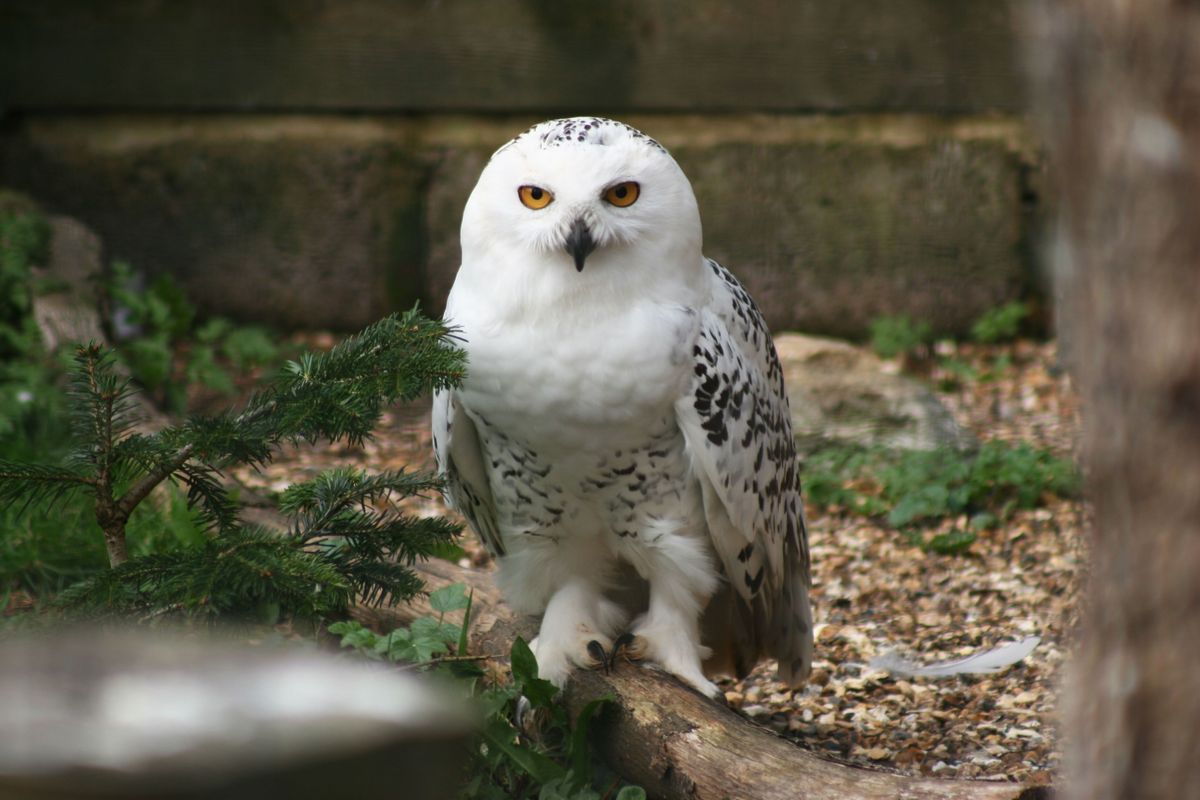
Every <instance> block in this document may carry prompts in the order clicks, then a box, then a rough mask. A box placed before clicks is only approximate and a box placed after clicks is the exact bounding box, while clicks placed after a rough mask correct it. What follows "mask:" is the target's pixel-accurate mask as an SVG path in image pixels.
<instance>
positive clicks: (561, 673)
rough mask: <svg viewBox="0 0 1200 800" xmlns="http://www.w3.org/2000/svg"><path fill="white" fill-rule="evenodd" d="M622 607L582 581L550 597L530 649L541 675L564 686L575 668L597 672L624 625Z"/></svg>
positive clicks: (559, 590) (596, 588) (557, 684)
mask: <svg viewBox="0 0 1200 800" xmlns="http://www.w3.org/2000/svg"><path fill="white" fill-rule="evenodd" d="M623 620H624V614H623V613H622V612H621V609H620V607H619V606H618V605H617V604H616V603H614V602H612V601H611V600H608V599H606V598H605V597H604V594H603V593H602V592H601V590H600V588H599V587H598V586H596V585H594V584H592V583H591V582H589V581H586V580H583V579H573V580H569V581H568V582H567V583H565V584H564V585H563V586H562V587H561V588H560V589H558V591H556V592H554V594H553V595H551V597H550V602H549V603H548V604H547V605H546V612H545V614H544V615H543V616H542V627H541V630H540V631H539V632H538V635H537V638H536V639H534V640H533V641H532V642H530V649H532V650H533V654H534V655H535V656H536V657H537V662H538V676H539V677H541V678H545V679H546V680H548V681H550V682H551V683H553V684H554V685H556V686H560V687H561V686H563V685H565V684H566V682H567V677H568V676H569V675H570V674H571V669H572V668H574V667H584V668H588V669H594V668H595V667H599V666H601V665H602V664H604V662H605V652H606V651H607V650H608V649H610V648H611V647H612V635H613V632H614V631H616V630H617V629H618V628H619V627H620V626H621V624H622V622H623Z"/></svg>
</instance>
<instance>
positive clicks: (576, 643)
mask: <svg viewBox="0 0 1200 800" xmlns="http://www.w3.org/2000/svg"><path fill="white" fill-rule="evenodd" d="M580 628H581V630H580V631H579V635H578V636H576V637H572V638H571V639H570V640H568V641H566V642H561V641H558V642H552V641H550V640H547V639H546V638H545V637H544V636H539V637H537V638H536V639H534V640H533V641H532V642H530V643H529V648H530V649H531V650H533V655H534V656H535V657H536V658H537V662H538V677H539V678H544V679H545V680H548V681H550V682H551V683H553V684H554V685H555V686H557V687H558V688H560V689H561V688H563V687H564V686H566V684H567V678H568V677H570V675H571V670H572V669H575V668H579V669H598V668H600V667H604V666H605V665H607V664H608V651H609V649H610V648H612V646H613V644H612V640H611V639H609V638H608V637H607V636H604V635H603V634H599V633H597V632H595V631H592V630H588V629H586V628H585V626H582V625H581V626H580Z"/></svg>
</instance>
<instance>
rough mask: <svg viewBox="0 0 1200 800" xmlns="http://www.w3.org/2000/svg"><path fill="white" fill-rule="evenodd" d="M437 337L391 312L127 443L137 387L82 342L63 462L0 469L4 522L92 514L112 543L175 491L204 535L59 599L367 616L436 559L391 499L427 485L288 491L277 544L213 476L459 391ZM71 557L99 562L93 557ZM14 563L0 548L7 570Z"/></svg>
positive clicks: (441, 532)
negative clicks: (250, 387) (208, 407)
mask: <svg viewBox="0 0 1200 800" xmlns="http://www.w3.org/2000/svg"><path fill="white" fill-rule="evenodd" d="M448 337H449V332H448V331H447V330H446V329H445V328H444V327H443V326H442V325H441V324H440V323H436V322H432V321H430V320H427V319H424V318H423V317H421V316H420V315H419V314H418V313H417V312H416V311H415V310H414V311H412V312H409V313H407V314H403V315H393V316H391V317H388V318H386V319H384V320H381V321H380V322H379V323H377V324H375V325H373V326H371V327H369V328H367V329H365V330H364V331H363V332H362V333H360V334H359V335H358V336H355V337H351V338H349V339H347V340H346V341H344V342H343V343H341V344H340V345H338V346H337V347H335V348H334V349H333V350H332V351H330V352H329V353H324V354H320V355H310V356H306V357H304V358H303V359H301V361H300V362H298V363H292V364H289V365H288V367H287V368H286V369H285V370H283V371H281V372H280V374H279V375H278V377H277V378H276V379H275V380H274V381H273V382H271V383H270V384H268V385H267V386H266V387H265V388H263V389H262V390H261V391H259V392H257V393H255V394H254V395H253V396H252V397H251V398H250V400H249V401H248V403H247V405H246V407H245V408H244V409H243V410H242V411H241V412H238V413H235V412H232V411H230V412H227V413H224V414H219V415H216V416H211V417H203V416H193V417H190V418H188V419H187V420H185V421H184V422H183V423H181V424H179V425H175V426H171V427H168V428H166V429H164V430H162V431H160V432H158V433H155V434H144V433H137V432H135V425H136V423H137V422H138V414H137V411H138V406H137V405H136V403H135V402H134V399H135V398H134V391H135V389H134V387H133V385H132V384H131V382H130V381H129V379H127V378H125V377H123V376H122V375H121V374H120V373H119V372H118V371H117V369H116V367H115V364H114V359H113V358H112V355H111V354H110V353H108V352H106V351H104V350H103V349H102V348H100V347H99V346H97V345H94V344H93V345H89V346H86V347H80V348H78V350H77V352H76V360H75V364H74V366H73V368H72V374H71V392H70V407H71V420H72V431H73V445H74V447H73V452H71V453H70V454H69V456H68V457H67V458H66V459H65V460H64V461H62V462H60V463H58V464H46V463H36V462H33V463H28V462H19V461H16V460H12V459H7V458H0V507H3V508H5V509H6V511H5V514H6V515H9V516H10V517H15V516H16V515H17V514H19V512H20V511H22V510H25V511H31V510H32V511H35V512H36V513H37V515H38V516H39V517H52V516H53V515H55V514H57V513H59V511H61V510H63V509H76V510H78V509H80V508H90V509H91V510H92V513H93V515H94V521H93V522H92V523H91V525H90V528H91V532H92V533H93V534H95V533H96V532H97V530H102V531H103V533H104V538H105V539H108V540H109V541H110V542H111V541H113V540H117V541H124V540H125V539H126V534H127V532H128V528H129V526H130V524H131V521H132V520H133V519H134V518H133V516H132V515H133V512H134V511H135V510H137V509H138V508H139V507H140V506H142V503H143V501H144V500H145V499H146V498H148V497H150V496H151V492H152V490H154V489H155V488H156V487H159V486H162V485H164V482H167V481H169V482H170V483H171V484H174V485H177V486H178V487H179V488H180V492H179V494H180V495H183V494H184V493H186V494H185V497H184V499H183V501H182V502H183V505H184V507H185V508H186V509H187V511H188V513H189V514H190V515H191V516H190V517H189V519H190V520H191V525H192V526H194V527H196V528H197V529H203V530H204V531H206V534H205V535H201V536H199V537H190V538H189V539H188V541H187V542H178V543H179V544H180V546H179V547H175V546H174V544H175V543H177V542H176V539H177V538H178V537H167V539H166V540H163V539H161V538H160V540H159V541H160V543H162V542H164V541H165V542H166V543H167V544H169V545H171V546H167V547H165V548H163V549H153V550H152V551H150V552H146V551H138V550H137V549H136V548H135V549H134V550H133V551H132V555H133V558H131V559H129V560H128V561H124V558H123V554H116V555H114V551H112V550H111V549H110V552H109V556H110V558H111V559H112V562H113V569H111V570H108V571H104V572H100V573H99V574H94V573H93V574H91V575H90V577H85V578H84V579H83V580H82V581H79V582H78V583H75V584H74V585H72V586H70V587H69V588H67V589H66V590H65V591H63V593H62V594H61V595H60V597H59V598H58V604H59V605H61V606H63V607H70V608H74V609H78V610H82V611H85V612H88V613H97V614H142V615H156V614H161V613H166V612H182V613H187V614H195V613H202V614H204V615H217V614H240V615H249V614H255V615H258V616H259V617H262V618H269V617H272V616H275V615H278V614H294V615H302V616H322V615H328V614H333V613H336V612H338V611H340V610H342V609H344V608H345V606H346V605H347V604H348V603H349V602H350V601H351V600H352V599H353V598H354V597H355V596H356V595H361V596H362V597H364V598H366V599H367V600H368V601H370V602H376V603H382V602H395V601H397V600H403V599H406V598H408V597H411V596H412V595H413V594H415V593H416V592H418V591H419V590H420V588H421V583H420V581H419V580H418V579H417V577H416V576H415V574H414V573H413V572H412V570H411V569H410V566H411V564H412V562H413V561H414V560H415V559H417V558H423V557H427V556H429V555H431V554H432V553H433V552H434V551H436V550H440V549H444V548H445V547H446V545H447V544H448V542H449V541H450V539H451V537H453V535H454V534H455V533H456V532H457V528H456V527H455V526H453V525H451V524H449V523H447V522H446V521H444V520H440V519H414V518H412V517H409V516H406V515H403V514H401V513H399V512H397V511H395V510H394V509H393V508H391V507H390V506H389V505H388V501H389V498H391V497H393V496H407V495H411V494H415V493H422V492H428V491H432V490H433V489H434V488H435V487H436V485H437V484H436V481H435V480H434V479H433V478H432V477H431V476H429V475H417V474H410V473H406V472H403V471H395V472H385V473H382V474H379V475H367V474H365V473H363V472H360V471H357V470H350V469H341V470H334V471H332V472H329V473H325V474H322V475H320V476H318V477H317V478H315V479H313V480H312V481H309V482H307V483H302V484H298V485H296V486H293V487H291V488H290V489H289V490H288V491H287V492H286V493H285V495H284V497H283V500H282V503H281V508H282V510H283V511H284V513H286V514H289V515H290V516H291V518H292V523H291V528H290V530H289V534H288V535H286V536H280V535H274V534H269V533H267V532H265V531H262V530H259V529H256V528H253V527H247V526H243V525H241V524H240V523H239V522H238V520H237V513H236V512H237V504H236V502H235V501H234V499H233V497H232V496H231V495H230V493H229V491H228V490H227V489H226V488H225V486H224V485H223V484H222V480H221V479H222V470H224V469H226V468H227V467H228V466H230V465H233V464H251V465H256V466H258V465H262V464H265V463H266V462H268V461H269V460H270V459H271V457H272V456H273V453H274V452H275V447H276V445H278V444H280V443H281V442H285V441H290V442H296V441H314V440H317V439H329V440H339V439H348V440H351V441H356V442H357V441H361V440H362V439H364V438H366V437H367V436H369V435H370V433H371V430H372V429H373V428H374V426H375V425H376V423H377V422H378V419H379V416H380V414H381V412H382V409H383V407H384V405H385V404H388V403H392V402H395V401H397V400H401V399H410V398H412V397H413V396H415V395H417V394H419V393H421V392H423V391H428V390H429V389H432V388H436V387H442V386H448V385H451V384H453V383H454V382H456V381H457V380H459V379H460V378H461V376H462V371H463V364H464V360H463V354H462V353H461V351H459V350H457V349H455V348H454V347H452V346H451V344H450V343H449V339H448ZM173 502H175V501H173ZM14 509H15V513H14V511H13V510H14ZM172 514H176V515H177V510H176V511H173V512H172ZM79 527H80V526H76V529H75V530H76V531H77V530H78V529H79ZM185 527H186V526H185ZM72 535H76V534H75V533H73V534H72ZM36 538H37V541H42V537H40V536H39V537H36ZM64 538H67V537H64ZM90 541H94V542H99V541H101V537H100V536H98V535H97V536H95V538H94V539H92V540H90ZM130 544H131V545H135V544H136V543H134V542H130ZM83 551H85V552H89V553H95V545H92V546H91V547H89V548H84V549H83ZM20 552H22V550H21V548H20V547H16V548H15V549H13V550H12V551H11V554H12V556H13V558H12V560H13V561H16V560H17V558H18V554H19V553H20ZM24 552H25V553H26V554H29V552H28V549H26V550H25V551H24ZM122 561H124V563H121V562H122ZM91 566H92V567H93V568H95V565H94V564H92V565H91ZM10 574H11V575H13V576H16V574H17V573H16V572H15V571H13V572H10ZM76 577H78V576H76ZM15 579H17V580H18V581H19V580H24V579H22V578H19V577H16V578H15Z"/></svg>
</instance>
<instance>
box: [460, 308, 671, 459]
mask: <svg viewBox="0 0 1200 800" xmlns="http://www.w3.org/2000/svg"><path fill="white" fill-rule="evenodd" d="M656 322H659V321H658V320H657V319H656V318H655V317H654V315H651V314H647V313H631V314H628V315H625V316H621V317H616V318H613V319H611V320H606V321H605V323H604V324H597V325H593V326H571V325H563V326H556V325H533V324H531V325H524V326H514V327H510V328H506V329H499V330H493V331H479V332H476V333H475V334H474V335H470V334H468V337H469V338H468V343H467V352H468V358H469V369H468V377H467V380H466V382H465V384H464V386H463V388H462V390H461V393H462V398H463V401H464V404H465V405H466V407H467V408H468V409H470V411H471V413H472V415H473V416H476V417H482V418H483V419H484V420H485V421H486V422H485V424H486V425H487V426H488V427H489V428H491V429H493V430H495V431H498V432H500V433H502V434H505V435H508V436H511V437H513V438H514V439H515V440H518V441H521V442H523V443H524V444H525V445H526V446H530V447H534V448H535V449H537V450H539V451H544V452H548V453H552V454H555V455H562V454H563V453H569V452H574V451H578V450H580V449H583V450H587V451H589V452H596V451H598V450H600V449H610V450H616V449H622V448H625V449H628V448H633V447H636V446H639V445H640V444H642V443H643V442H644V441H646V440H648V439H649V438H650V437H651V436H652V435H653V431H654V429H656V428H660V427H662V425H663V424H664V423H663V421H664V419H666V418H668V417H673V405H674V402H675V400H676V399H677V398H678V397H679V396H680V395H681V392H682V390H683V385H682V382H683V379H684V376H685V374H686V370H685V365H684V364H683V362H682V358H681V357H680V351H681V350H682V349H683V343H682V342H681V341H680V338H681V337H680V335H679V334H678V333H677V332H676V331H675V330H672V328H671V326H669V325H668V326H663V325H662V324H654V323H656Z"/></svg>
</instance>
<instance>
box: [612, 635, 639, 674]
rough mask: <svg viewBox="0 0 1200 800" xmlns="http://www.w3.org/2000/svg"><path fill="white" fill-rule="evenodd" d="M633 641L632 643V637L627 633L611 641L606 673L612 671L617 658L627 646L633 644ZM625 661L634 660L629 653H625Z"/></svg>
mask: <svg viewBox="0 0 1200 800" xmlns="http://www.w3.org/2000/svg"><path fill="white" fill-rule="evenodd" d="M633 641H634V636H633V634H632V633H630V632H629V631H626V632H625V633H622V634H621V635H620V636H618V637H617V638H616V640H614V641H613V646H612V651H611V652H610V653H609V654H608V670H607V671H612V669H613V668H614V667H616V665H617V656H619V655H621V654H622V652H623V651H624V650H625V648H627V647H628V646H629V645H631V644H633ZM625 659H626V660H627V661H633V660H635V659H634V657H633V656H632V655H631V654H629V653H625Z"/></svg>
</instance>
